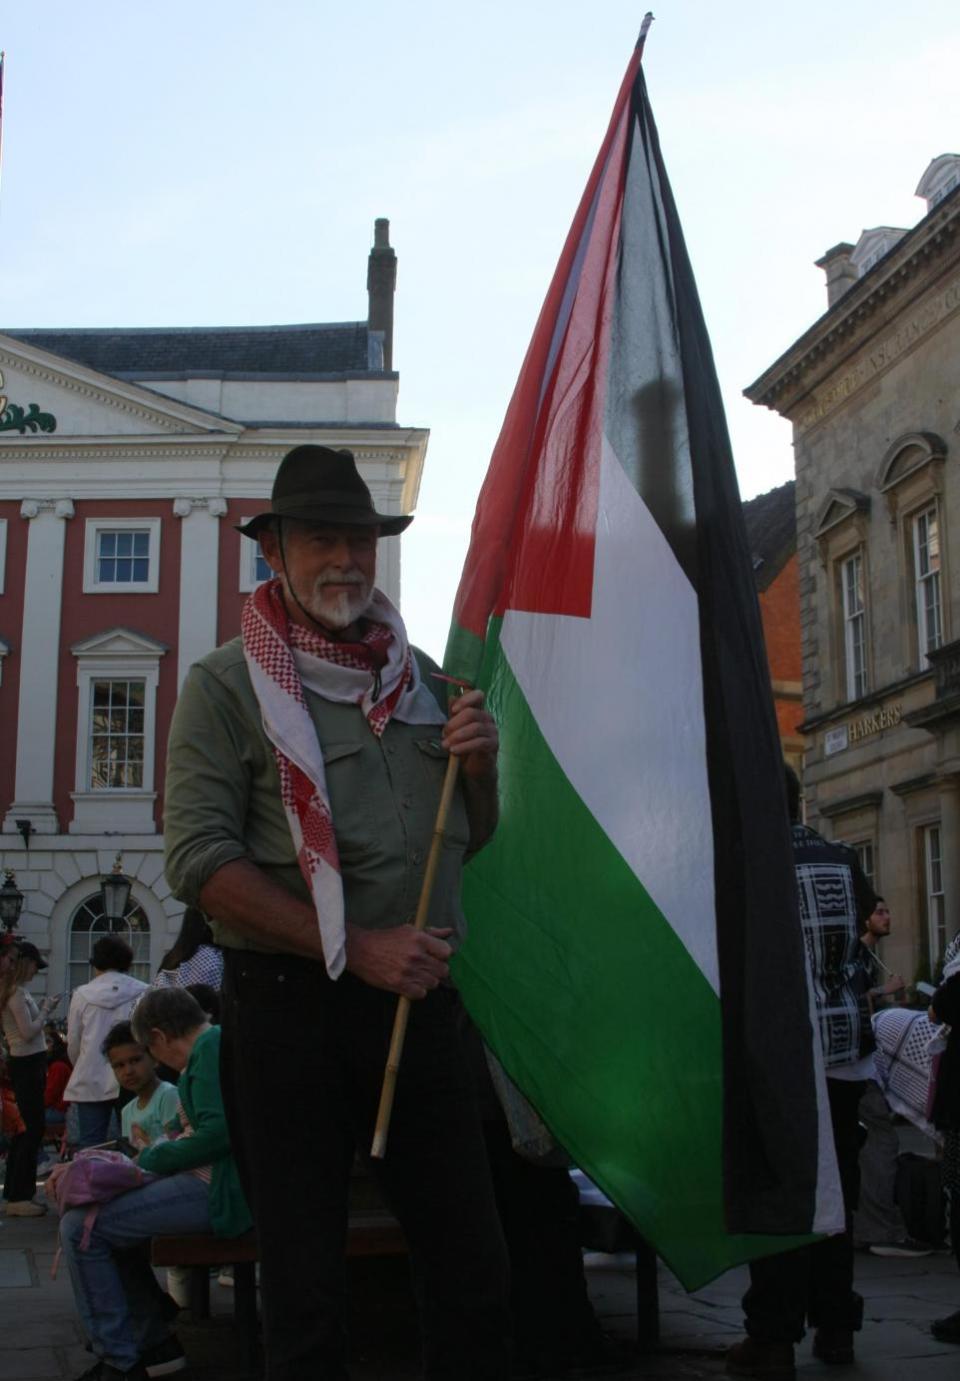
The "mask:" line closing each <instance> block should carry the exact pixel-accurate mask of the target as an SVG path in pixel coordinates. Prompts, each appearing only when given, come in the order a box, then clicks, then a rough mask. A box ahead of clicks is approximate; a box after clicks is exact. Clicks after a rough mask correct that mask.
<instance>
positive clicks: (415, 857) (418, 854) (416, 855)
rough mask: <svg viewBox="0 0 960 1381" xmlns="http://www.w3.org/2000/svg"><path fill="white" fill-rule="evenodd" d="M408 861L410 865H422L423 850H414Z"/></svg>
mask: <svg viewBox="0 0 960 1381" xmlns="http://www.w3.org/2000/svg"><path fill="white" fill-rule="evenodd" d="M410 861H411V863H422V862H423V850H422V849H414V851H413V853H412V854H411V855H410Z"/></svg>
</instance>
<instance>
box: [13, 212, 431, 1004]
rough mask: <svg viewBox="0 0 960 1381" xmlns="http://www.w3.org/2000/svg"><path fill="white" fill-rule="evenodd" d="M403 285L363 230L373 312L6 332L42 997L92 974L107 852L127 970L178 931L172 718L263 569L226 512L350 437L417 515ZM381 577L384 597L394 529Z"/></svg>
mask: <svg viewBox="0 0 960 1381" xmlns="http://www.w3.org/2000/svg"><path fill="white" fill-rule="evenodd" d="M395 274H396V257H395V255H394V251H393V250H392V249H391V247H390V244H389V235H388V225H387V222H386V221H378V222H377V225H376V231H375V244H374V247H373V250H372V252H371V254H370V257H369V268H368V280H367V286H368V294H369V296H368V313H367V317H366V319H365V320H361V321H353V322H334V323H322V324H309V325H295V326H254V327H217V328H183V329H168V328H157V329H154V328H142V329H136V330H133V329H121V330H84V329H74V330H49V329H43V330H41V329H32V330H15V329H11V330H7V331H6V332H4V333H2V334H0V395H2V398H0V725H2V735H0V822H2V832H0V865H2V868H3V869H12V870H14V872H15V874H16V881H17V886H18V887H19V890H20V891H21V892H22V893H23V895H24V898H25V900H24V906H23V911H22V915H21V920H20V925H19V929H20V932H21V933H22V934H24V935H26V936H28V937H29V938H30V939H31V940H33V941H34V942H35V943H36V944H37V945H38V946H39V947H40V948H41V949H42V950H44V951H47V952H49V955H50V974H49V976H48V983H49V988H50V991H53V992H56V991H60V990H61V989H64V990H67V991H69V990H70V989H71V988H73V987H75V986H76V985H77V984H78V983H80V982H85V981H86V980H87V979H88V978H89V965H88V958H89V952H90V944H91V942H92V940H93V939H94V938H95V937H96V933H97V931H98V930H99V929H103V928H104V927H105V924H106V921H105V917H104V916H103V914H102V909H101V905H100V891H99V888H100V876H101V874H102V873H104V872H106V871H109V870H110V867H111V865H112V863H113V861H114V858H115V856H116V854H117V853H118V852H119V853H120V854H121V856H122V867H123V871H124V872H125V874H126V875H127V876H129V877H131V878H132V879H133V889H132V894H131V900H130V908H129V912H128V916H127V926H126V929H127V932H128V934H129V936H130V938H131V940H132V942H133V945H134V950H135V954H136V962H137V970H136V971H137V972H138V974H139V975H140V976H145V975H146V974H148V973H149V974H152V973H153V972H154V971H155V969H156V966H157V963H158V961H159V959H160V957H161V956H162V954H163V953H164V951H165V950H166V949H167V948H168V947H169V944H170V940H171V936H172V935H175V934H176V931H177V929H178V927H179V918H180V915H181V913H182V910H183V908H182V906H181V904H180V903H179V902H178V901H176V899H175V898H174V897H172V896H171V895H170V891H169V888H168V887H167V885H166V882H165V880H164V877H163V852H162V851H163V838H162V834H161V829H162V819H163V815H162V812H163V768H164V757H165V752H166V738H167V730H168V727H169V723H170V717H171V714H172V712H173V706H174V703H175V701H176V698H177V693H178V689H179V686H180V684H181V683H182V681H183V678H184V675H185V674H186V671H187V669H188V667H189V666H190V665H191V663H192V662H194V661H195V660H196V659H197V658H198V657H200V656H202V655H203V654H204V653H205V652H207V651H208V650H209V649H210V648H212V647H214V646H215V645H216V644H217V643H219V642H223V641H225V640H226V639H228V638H231V637H233V636H235V635H236V634H237V633H238V632H239V626H240V611H241V608H242V606H243V602H244V600H245V599H246V597H247V594H248V593H249V591H250V590H252V589H253V588H254V587H255V586H256V584H257V583H258V582H259V581H260V580H262V579H264V578H265V576H266V574H267V570H266V566H265V563H263V562H262V560H258V551H257V548H256V546H255V544H254V543H252V542H250V541H249V540H248V539H246V538H242V537H241V536H240V535H239V534H238V533H237V532H236V531H235V526H234V525H235V524H236V523H238V522H241V521H243V520H244V519H246V518H249V517H251V516H252V515H253V514H254V513H256V512H258V511H260V509H261V508H262V507H264V506H265V504H266V502H267V501H268V499H269V494H270V488H271V484H272V480H273V475H274V473H275V471H276V468H277V465H278V463H279V461H280V458H281V457H282V456H283V454H284V453H285V452H286V451H287V450H289V449H290V448H291V447H293V446H295V445H298V444H300V443H301V442H319V443H323V444H327V445H333V446H347V447H350V448H351V449H352V450H353V451H354V452H355V454H356V456H357V460H358V464H359V467H360V470H361V472H362V474H363V475H364V478H365V479H366V481H367V483H368V485H369V487H370V489H371V492H372V494H373V498H374V502H375V503H376V504H377V506H378V507H379V508H380V509H381V510H382V511H387V512H410V511H412V510H413V509H414V507H415V506H416V501H417V493H418V490H419V485H420V479H421V475H422V472H423V464H424V458H425V454H426V447H427V437H428V433H427V432H426V431H425V430H423V429H420V428H412V427H402V426H400V425H399V424H398V422H397V420H396V411H397V389H398V375H397V374H396V372H395V371H394V370H393V368H392V333H393V292H394V281H395ZM378 583H379V584H380V586H381V587H382V588H383V589H384V590H386V592H387V593H388V594H389V595H390V596H391V598H393V599H394V601H395V602H396V601H398V600H399V593H400V543H399V541H398V540H396V539H392V540H388V541H385V542H384V543H383V544H382V546H381V550H380V553H379V563H378Z"/></svg>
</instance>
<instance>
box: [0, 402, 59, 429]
mask: <svg viewBox="0 0 960 1381" xmlns="http://www.w3.org/2000/svg"><path fill="white" fill-rule="evenodd" d="M56 430H57V419H56V418H55V417H54V415H53V413H50V412H41V411H40V409H39V407H38V406H37V404H36V403H31V404H30V406H29V407H28V409H27V411H26V412H24V410H23V408H21V407H20V406H19V404H17V403H8V404H7V406H6V409H5V410H4V412H3V414H2V415H0V432H19V433H20V435H21V436H23V434H24V433H25V432H28V431H29V432H55V431H56Z"/></svg>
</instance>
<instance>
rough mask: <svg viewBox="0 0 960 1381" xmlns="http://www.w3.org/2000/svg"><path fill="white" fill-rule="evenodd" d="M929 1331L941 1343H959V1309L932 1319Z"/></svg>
mask: <svg viewBox="0 0 960 1381" xmlns="http://www.w3.org/2000/svg"><path fill="white" fill-rule="evenodd" d="M930 1332H931V1333H932V1334H933V1336H934V1337H935V1338H936V1339H938V1340H939V1341H940V1342H941V1343H960V1309H958V1310H957V1312H956V1313H955V1314H948V1315H947V1317H946V1318H945V1319H934V1321H933V1323H932V1324H931V1325H930Z"/></svg>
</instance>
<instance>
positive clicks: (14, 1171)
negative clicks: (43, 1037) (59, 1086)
mask: <svg viewBox="0 0 960 1381" xmlns="http://www.w3.org/2000/svg"><path fill="white" fill-rule="evenodd" d="M7 1068H8V1069H9V1070H10V1083H11V1086H12V1088H13V1096H14V1097H15V1098H16V1100H17V1107H18V1108H19V1109H20V1116H21V1117H22V1118H23V1122H24V1127H25V1128H26V1130H25V1131H23V1132H21V1133H20V1135H19V1136H15V1137H14V1138H13V1140H12V1141H11V1143H10V1150H9V1151H8V1152H7V1174H6V1179H5V1181H4V1185H3V1197H4V1198H5V1199H7V1200H9V1201H10V1202H11V1203H18V1202H19V1201H20V1200H22V1199H32V1198H33V1196H34V1194H35V1193H36V1192H37V1152H38V1151H39V1150H40V1143H41V1142H42V1141H43V1132H44V1126H45V1122H44V1115H43V1092H44V1089H45V1088H46V1083H47V1052H46V1051H45V1050H41V1051H40V1052H39V1053H38V1054H36V1055H11V1056H10V1059H9V1060H8V1061H7Z"/></svg>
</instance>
